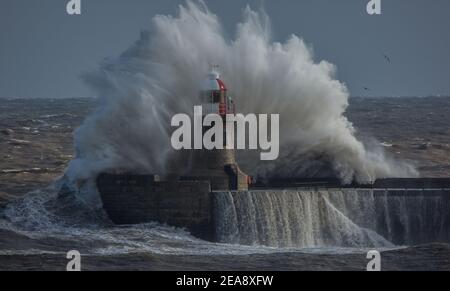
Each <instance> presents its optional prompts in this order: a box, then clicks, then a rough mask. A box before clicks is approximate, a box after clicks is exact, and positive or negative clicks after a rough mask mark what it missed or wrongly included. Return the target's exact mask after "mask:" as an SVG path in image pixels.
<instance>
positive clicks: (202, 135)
mask: <svg viewBox="0 0 450 291" xmlns="http://www.w3.org/2000/svg"><path fill="white" fill-rule="evenodd" d="M268 117H269V116H268V114H258V115H256V114H247V115H245V116H244V115H243V114H226V116H225V118H223V117H222V116H221V115H219V114H214V113H213V114H207V115H205V116H203V112H202V106H194V121H193V122H191V117H190V116H189V115H187V114H184V113H179V114H176V115H174V116H173V117H172V121H171V125H172V126H173V127H178V128H177V129H176V130H175V131H174V132H173V133H172V138H171V140H170V141H171V144H172V147H173V148H174V149H175V150H182V149H196V150H200V149H206V150H213V149H235V148H236V149H251V150H256V149H258V148H259V149H260V150H261V151H265V152H261V153H260V158H261V160H275V159H277V158H278V154H279V149H280V141H279V139H280V136H279V129H280V125H279V122H280V119H279V115H278V114H270V137H269V128H268V127H269V124H268V123H269V118H268ZM224 123H225V124H224ZM247 128H248V134H247V130H246V129H247ZM204 129H207V130H206V131H205V130H204ZM192 131H193V132H194V138H193V143H192ZM246 136H248V140H247V138H246ZM235 141H236V142H235ZM247 142H248V148H247V147H246V145H247Z"/></svg>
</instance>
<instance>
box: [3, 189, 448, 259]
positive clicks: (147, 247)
mask: <svg viewBox="0 0 450 291" xmlns="http://www.w3.org/2000/svg"><path fill="white" fill-rule="evenodd" d="M58 190H59V189H58V185H55V187H50V188H48V189H46V190H42V191H35V192H33V193H30V194H27V195H26V196H24V197H23V198H21V199H20V200H18V201H16V202H14V203H12V204H10V205H8V207H7V208H6V210H5V211H4V212H3V213H0V217H2V216H3V218H1V219H0V231H2V230H4V231H11V232H13V233H15V234H16V235H20V236H23V238H21V239H19V240H18V241H17V242H15V243H14V244H12V245H10V246H6V247H4V248H3V249H2V252H1V254H15V253H18V254H20V253H23V252H27V251H30V252H32V253H36V252H39V251H41V252H43V253H45V252H61V253H64V252H67V248H71V249H72V248H74V249H78V250H80V251H81V252H83V253H91V254H101V255H111V254H128V253H154V254H192V255H218V254H234V255H239V254H240V255H243V254H251V253H261V254H267V253H277V252H308V253H349V252H364V251H366V250H367V249H368V248H373V247H376V248H377V249H378V250H382V249H386V248H389V249H390V248H395V247H396V246H395V245H413V244H417V243H427V242H436V241H442V242H450V214H449V211H448V210H449V209H450V204H449V196H450V193H449V191H447V192H443V191H425V192H424V193H421V195H418V196H410V195H402V193H397V194H399V195H397V196H396V195H395V194H396V193H393V192H391V193H390V194H389V195H388V194H387V193H381V194H376V193H373V192H372V191H370V190H344V191H341V190H335V191H333V190H330V191H320V192H315V191H295V190H277V191H249V192H233V193H232V192H215V193H214V194H215V203H214V204H215V205H214V209H215V212H216V217H215V220H216V232H217V234H218V239H219V241H220V243H211V242H206V241H203V240H200V239H197V238H195V237H193V236H191V235H190V234H189V233H188V232H187V231H186V230H183V229H179V228H173V227H170V226H164V225H159V224H157V223H147V224H140V225H127V226H116V225H113V224H112V223H111V222H110V221H109V220H108V219H107V218H106V216H105V214H104V213H103V212H102V211H101V210H98V209H95V208H86V206H85V203H83V202H82V201H81V200H80V199H79V198H78V197H77V196H75V195H74V194H73V192H72V193H70V192H64V191H63V192H62V193H63V194H60V195H58V194H57V193H58ZM6 235H8V234H6ZM23 241H25V242H23ZM21 245H23V246H22V247H20V246H21Z"/></svg>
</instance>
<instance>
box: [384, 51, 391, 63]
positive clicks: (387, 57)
mask: <svg viewBox="0 0 450 291" xmlns="http://www.w3.org/2000/svg"><path fill="white" fill-rule="evenodd" d="M383 56H384V58H385V59H386V61H387V62H388V63H391V58H390V57H389V56H388V55H387V54H385V53H383Z"/></svg>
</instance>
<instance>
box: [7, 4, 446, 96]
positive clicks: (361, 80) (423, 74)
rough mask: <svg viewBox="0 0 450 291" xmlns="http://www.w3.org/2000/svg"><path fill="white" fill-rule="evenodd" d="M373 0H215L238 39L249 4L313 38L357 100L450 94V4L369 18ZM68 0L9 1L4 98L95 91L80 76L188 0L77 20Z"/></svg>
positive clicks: (405, 7)
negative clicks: (238, 25)
mask: <svg viewBox="0 0 450 291" xmlns="http://www.w3.org/2000/svg"><path fill="white" fill-rule="evenodd" d="M368 1H369V0H340V1H336V0H281V1H280V0H277V1H275V0H266V1H263V2H262V1H260V0H257V1H252V0H247V1H244V0H243V1H239V0H232V1H223V0H206V1H205V2H206V4H207V5H208V7H209V8H210V10H211V11H212V12H214V13H216V14H217V15H218V16H219V17H220V19H221V20H222V23H223V24H224V26H225V28H226V30H227V33H228V34H229V35H230V36H233V34H234V28H235V24H236V22H237V21H239V20H240V19H241V15H242V9H243V8H244V7H245V6H246V4H250V6H251V7H253V8H255V9H257V8H259V7H260V5H261V3H263V6H264V8H265V10H266V12H267V13H268V14H269V16H270V17H271V20H272V26H273V32H274V40H276V41H284V40H285V39H286V38H287V37H288V36H289V35H290V34H292V33H294V34H297V35H299V36H301V37H303V38H304V39H305V41H306V42H307V43H309V44H311V45H312V46H313V47H314V51H315V56H316V60H317V61H319V60H321V59H326V60H328V61H330V62H332V63H334V64H336V65H337V68H338V75H337V77H338V79H339V80H341V81H343V82H345V83H346V84H347V86H348V88H349V90H350V93H351V95H352V96H361V95H362V96H366V95H369V96H373V95H374V96H393V95H403V96H422V95H450V53H449V52H450V33H449V28H450V17H449V15H450V1H449V0H432V1H429V0H382V12H383V14H382V15H381V16H369V15H367V14H366V10H365V6H366V4H367V2H368ZM67 2H68V0H39V1H36V0H2V1H1V2H0V97H79V96H83V97H84V96H91V93H90V92H89V90H88V89H87V88H86V87H85V85H84V84H83V82H82V81H81V80H80V78H79V75H80V74H81V73H82V72H85V71H89V70H93V69H95V68H96V67H97V64H98V63H99V62H100V61H101V60H102V59H103V58H104V57H108V56H116V55H118V54H120V53H121V52H122V51H123V50H125V49H126V48H127V47H128V46H130V45H131V44H132V43H133V42H134V41H135V40H136V39H137V38H138V35H139V31H140V29H142V28H146V27H148V26H149V23H150V19H151V18H152V17H153V16H154V15H155V14H175V13H176V9H177V5H178V4H180V3H184V1H178V0H82V4H83V7H82V11H83V14H82V15H81V16H68V15H67V14H66V11H65V5H66V3H67ZM383 53H386V54H387V55H389V57H390V58H391V60H392V63H390V64H389V63H388V62H386V61H385V59H384V57H383ZM364 87H368V88H370V91H367V90H364V89H363V88H364Z"/></svg>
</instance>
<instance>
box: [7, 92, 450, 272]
mask: <svg viewBox="0 0 450 291" xmlns="http://www.w3.org/2000/svg"><path fill="white" fill-rule="evenodd" d="M94 106H95V100H92V99H65V100H57V99H55V100H52V99H31V100H23V99H0V131H1V132H0V158H1V159H0V270H65V268H66V264H67V262H68V260H67V259H66V254H67V252H68V251H69V250H78V251H79V252H80V253H81V254H82V269H84V270H365V269H366V264H367V262H368V260H367V259H366V254H367V252H368V251H369V250H372V249H375V250H378V251H380V252H381V253H382V269H383V270H450V245H449V244H448V241H447V240H445V238H444V239H442V237H441V239H436V240H432V239H430V240H426V239H420V240H419V239H417V240H415V239H407V238H411V237H415V236H414V235H411V234H408V235H409V236H407V234H406V233H405V234H404V236H405V239H404V241H403V242H402V243H400V244H399V243H394V241H395V237H394V236H392V235H391V236H390V234H389V231H386V233H377V232H376V231H377V229H376V227H375V226H373V225H371V220H373V219H371V215H373V213H375V211H376V209H375V208H376V207H377V206H376V205H377V204H376V203H375V202H374V201H375V200H374V198H373V196H371V194H370V193H369V194H367V193H365V194H364V193H356V192H353V193H344V192H339V191H337V192H336V193H305V192H301V193H292V192H290V193H287V194H286V193H285V194H284V196H283V198H282V199H279V198H277V197H280V196H279V195H278V194H277V195H278V196H277V195H275V194H273V193H269V192H267V193H262V194H261V195H258V198H255V197H252V195H254V194H252V193H248V196H242V197H244V198H242V199H243V200H242V202H241V203H240V205H244V204H245V203H250V202H251V205H253V207H254V206H255V205H257V207H258V208H265V209H269V208H270V209H272V210H271V211H267V212H265V213H264V214H261V215H262V216H261V215H260V217H258V218H256V217H255V216H254V214H252V212H251V211H250V212H245V211H248V209H251V207H250V206H248V207H245V208H239V207H238V206H236V205H232V204H230V203H229V202H227V201H228V200H227V199H229V198H227V197H229V196H228V195H230V194H231V193H223V194H222V196H221V200H218V201H219V202H220V203H222V204H223V205H224V207H223V208H222V209H229V208H227V207H230V205H231V206H233V208H232V209H234V210H233V211H235V217H247V218H246V219H244V220H243V221H241V222H237V221H235V222H233V221H227V222H226V223H227V224H226V225H222V227H225V230H226V231H225V230H224V231H223V232H222V233H223V234H224V235H223V238H222V240H221V241H222V243H211V242H206V241H203V240H200V239H197V238H195V237H193V236H191V235H190V234H189V233H188V232H187V231H186V230H183V229H177V228H173V227H170V226H164V225H159V224H157V223H148V224H140V225H129V226H116V225H113V224H112V223H111V222H110V221H109V220H108V218H107V217H106V215H105V213H103V211H101V210H99V209H94V208H90V207H88V206H86V205H84V204H83V203H81V202H80V201H79V200H78V199H77V198H76V197H73V196H70V195H67V196H58V190H59V187H60V184H61V183H62V181H63V180H62V177H61V176H62V175H63V173H64V169H65V167H66V165H67V163H68V162H69V161H70V160H71V159H72V157H73V136H72V133H73V130H74V129H75V128H76V127H77V126H78V125H80V123H81V122H82V121H83V119H84V118H85V117H86V115H87V114H88V113H89V112H91V111H92V110H93V108H94ZM448 112H450V98H444V97H428V98H353V99H351V102H350V107H349V110H348V112H347V116H348V118H349V119H350V120H351V121H352V122H353V124H354V125H355V127H356V128H357V130H358V132H357V134H358V136H359V137H360V138H361V139H363V140H367V141H371V142H372V141H373V140H374V139H376V140H377V142H379V143H381V144H382V145H383V146H384V147H385V149H386V150H387V151H388V152H389V153H390V154H391V155H393V156H395V157H397V158H401V159H406V160H408V161H410V162H411V163H414V164H415V165H416V167H417V168H418V169H419V171H420V172H421V174H422V175H423V176H430V177H448V176H449V175H450V128H449V124H450V115H449V114H448ZM352 195H353V196H352ZM245 197H247V198H245ZM433 199H434V198H433ZM433 199H431V200H427V201H428V202H427V203H423V201H422V200H421V201H414V202H411V201H409V200H408V201H406V202H402V201H401V200H398V203H397V204H396V205H398V207H397V208H395V207H394V208H393V212H392V213H391V214H390V216H389V217H390V218H392V217H398V218H399V219H398V221H399V223H400V224H402V225H403V226H404V227H405V229H413V228H412V227H410V226H408V225H409V224H411V223H412V224H414V223H416V222H417V221H419V224H420V223H423V224H424V227H426V226H427V225H436V223H437V224H439V225H450V221H449V217H450V215H449V212H450V209H449V208H448V206H449V205H450V204H449V203H448V199H447V200H445V199H443V200H435V199H434V200H433ZM249 201H250V202H249ZM425 204H426V205H429V207H428V208H429V209H432V210H431V211H432V212H431V213H439V215H436V216H434V215H431V217H432V218H429V217H430V214H429V210H423V211H424V213H426V215H423V216H420V215H419V214H418V215H415V213H420V212H421V211H422V210H421V209H422V208H421V205H425ZM248 205H250V204H248ZM411 207H416V208H414V212H409V211H408V209H412V208H411ZM433 207H434V208H433ZM428 208H427V209H428ZM243 209H245V211H244V210H243ZM355 209H356V210H358V211H355ZM417 209H419V210H417ZM297 210H298V211H297ZM243 211H244V212H243ZM427 211H428V212H427ZM239 213H240V214H239ZM366 213H367V215H366ZM221 214H222V215H223V214H224V213H223V212H222V213H221ZM252 215H253V216H252ZM224 217H226V218H227V219H229V218H230V217H233V216H232V215H226V216H224ZM417 217H419V218H417ZM236 219H237V218H236ZM417 219H419V220H417ZM222 221H226V219H223V220H222ZM324 221H325V222H326V223H324ZM252 223H254V224H255V225H256V224H258V223H259V224H260V225H259V226H258V227H256V226H255V228H253V230H252V227H251V224H252ZM433 223H434V224H433ZM261 226H263V227H261ZM233 227H234V229H233ZM255 229H264V231H263V234H264V235H262V234H261V233H260V234H259V235H256V234H255ZM378 231H379V230H378ZM236 233H240V234H241V235H240V236H236V235H234V234H236ZM242 234H245V235H242ZM419 237H420V236H419ZM437 237H439V236H437Z"/></svg>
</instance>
